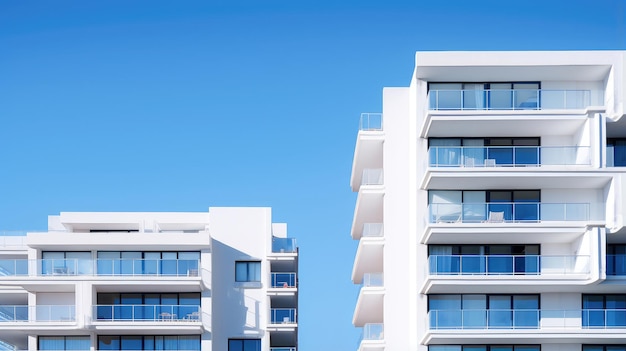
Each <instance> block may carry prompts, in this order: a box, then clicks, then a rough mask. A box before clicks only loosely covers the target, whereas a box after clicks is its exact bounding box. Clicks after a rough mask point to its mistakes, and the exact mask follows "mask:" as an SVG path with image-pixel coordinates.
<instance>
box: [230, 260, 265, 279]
mask: <svg viewBox="0 0 626 351" xmlns="http://www.w3.org/2000/svg"><path fill="white" fill-rule="evenodd" d="M235 281H236V282H260V281H261V262H259V261H237V262H235Z"/></svg>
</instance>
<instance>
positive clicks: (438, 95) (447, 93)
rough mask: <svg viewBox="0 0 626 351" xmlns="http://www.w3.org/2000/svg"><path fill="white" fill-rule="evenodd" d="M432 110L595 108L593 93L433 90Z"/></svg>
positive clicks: (515, 90) (537, 90)
mask: <svg viewBox="0 0 626 351" xmlns="http://www.w3.org/2000/svg"><path fill="white" fill-rule="evenodd" d="M428 101H429V106H428V107H429V109H430V110H555V109H559V110H567V109H583V108H586V107H588V106H590V105H591V91H590V90H546V89H514V90H505V89H502V90H499V89H498V90H496V89H493V90H430V91H429V92H428Z"/></svg>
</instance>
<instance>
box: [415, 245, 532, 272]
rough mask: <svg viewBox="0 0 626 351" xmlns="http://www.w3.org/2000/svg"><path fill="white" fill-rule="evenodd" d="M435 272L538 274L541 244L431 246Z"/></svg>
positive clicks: (430, 253)
mask: <svg viewBox="0 0 626 351" xmlns="http://www.w3.org/2000/svg"><path fill="white" fill-rule="evenodd" d="M428 255H429V259H428V262H429V267H430V268H429V269H430V273H431V274H437V273H439V274H477V273H484V274H538V273H539V267H540V264H539V260H540V257H539V245H429V246H428Z"/></svg>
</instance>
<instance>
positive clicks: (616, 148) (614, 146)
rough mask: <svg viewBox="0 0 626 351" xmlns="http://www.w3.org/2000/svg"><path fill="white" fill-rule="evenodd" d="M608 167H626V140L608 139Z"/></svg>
mask: <svg viewBox="0 0 626 351" xmlns="http://www.w3.org/2000/svg"><path fill="white" fill-rule="evenodd" d="M606 147H607V154H606V157H607V160H606V163H607V166H609V167H625V166H626V139H607V140H606Z"/></svg>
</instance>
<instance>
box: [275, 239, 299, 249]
mask: <svg viewBox="0 0 626 351" xmlns="http://www.w3.org/2000/svg"><path fill="white" fill-rule="evenodd" d="M297 252H298V246H296V239H295V238H279V237H276V236H273V237H272V253H297Z"/></svg>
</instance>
